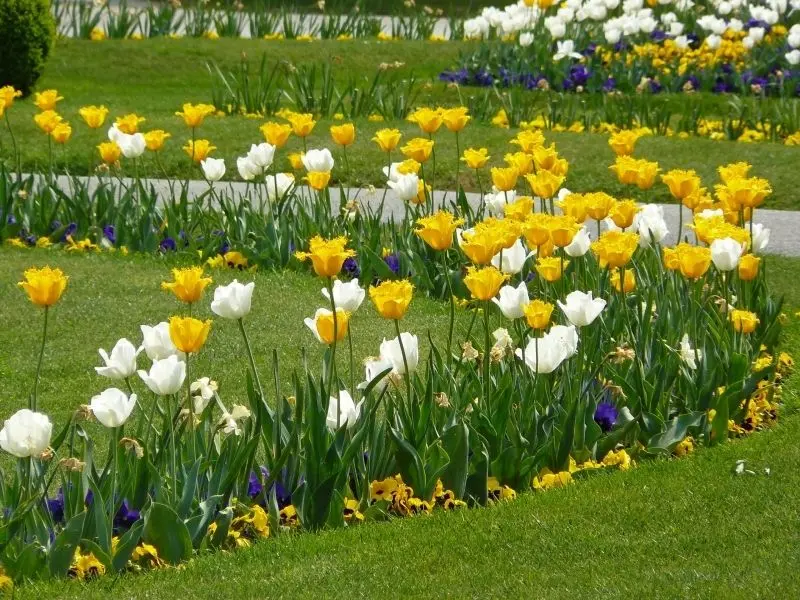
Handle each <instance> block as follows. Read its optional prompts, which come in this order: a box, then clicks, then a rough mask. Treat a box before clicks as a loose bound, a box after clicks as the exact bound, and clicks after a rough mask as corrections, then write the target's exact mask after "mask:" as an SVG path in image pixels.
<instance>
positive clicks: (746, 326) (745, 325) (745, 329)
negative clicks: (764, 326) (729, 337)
mask: <svg viewBox="0 0 800 600" xmlns="http://www.w3.org/2000/svg"><path fill="white" fill-rule="evenodd" d="M730 320H731V323H733V329H734V331H738V332H740V333H753V332H754V331H755V330H756V326H757V325H758V324H759V323H760V322H761V321H760V319H759V318H758V316H757V315H756V314H755V313H753V312H750V311H749V310H738V309H734V310H732V311H731V313H730Z"/></svg>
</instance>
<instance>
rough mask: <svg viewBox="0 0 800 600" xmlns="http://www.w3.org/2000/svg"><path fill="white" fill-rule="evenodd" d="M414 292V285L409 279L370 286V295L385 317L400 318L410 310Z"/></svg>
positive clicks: (379, 311)
mask: <svg viewBox="0 0 800 600" xmlns="http://www.w3.org/2000/svg"><path fill="white" fill-rule="evenodd" d="M413 293H414V286H413V285H411V282H410V281H408V280H407V279H402V280H400V281H391V280H389V281H384V282H383V283H381V284H380V285H378V286H371V287H370V288H369V297H370V298H371V299H372V302H373V303H374V304H375V308H376V309H377V310H378V313H380V315H381V316H382V317H383V318H384V319H393V320H395V321H396V320H399V319H402V318H403V316H404V315H405V314H406V311H408V306H409V304H411V299H412V297H413Z"/></svg>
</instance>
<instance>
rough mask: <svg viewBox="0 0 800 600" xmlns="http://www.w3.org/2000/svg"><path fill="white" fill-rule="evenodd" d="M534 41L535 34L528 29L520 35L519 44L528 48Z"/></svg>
mask: <svg viewBox="0 0 800 600" xmlns="http://www.w3.org/2000/svg"><path fill="white" fill-rule="evenodd" d="M532 43H533V34H532V33H531V32H530V31H526V32H524V33H521V34H520V35H519V45H520V46H522V47H523V48H527V47H528V46H530V45H531V44H532Z"/></svg>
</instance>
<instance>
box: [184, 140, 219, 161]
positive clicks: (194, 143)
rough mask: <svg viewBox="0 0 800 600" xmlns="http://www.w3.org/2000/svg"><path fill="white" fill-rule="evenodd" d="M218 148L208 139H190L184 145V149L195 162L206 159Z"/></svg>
mask: <svg viewBox="0 0 800 600" xmlns="http://www.w3.org/2000/svg"><path fill="white" fill-rule="evenodd" d="M216 149H217V147H216V146H214V145H213V144H212V143H211V142H209V141H208V140H188V141H187V142H186V145H185V146H184V147H183V151H184V152H186V154H187V155H188V156H189V158H191V159H192V160H193V161H194V162H195V163H200V162H202V161H204V160H205V159H207V158H208V157H209V155H210V154H211V153H212V152H213V151H214V150H216Z"/></svg>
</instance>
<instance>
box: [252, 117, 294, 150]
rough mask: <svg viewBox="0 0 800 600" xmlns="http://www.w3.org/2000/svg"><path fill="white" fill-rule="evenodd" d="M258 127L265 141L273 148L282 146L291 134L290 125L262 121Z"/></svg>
mask: <svg viewBox="0 0 800 600" xmlns="http://www.w3.org/2000/svg"><path fill="white" fill-rule="evenodd" d="M259 129H260V130H261V133H262V134H263V135H264V139H265V140H266V141H267V143H268V144H271V145H272V146H274V147H275V148H283V147H284V146H285V145H286V141H287V140H288V139H289V136H290V135H291V134H292V128H291V126H289V125H285V124H283V123H275V122H272V121H270V122H268V123H264V124H263V125H262V126H261V127H260V128H259Z"/></svg>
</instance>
